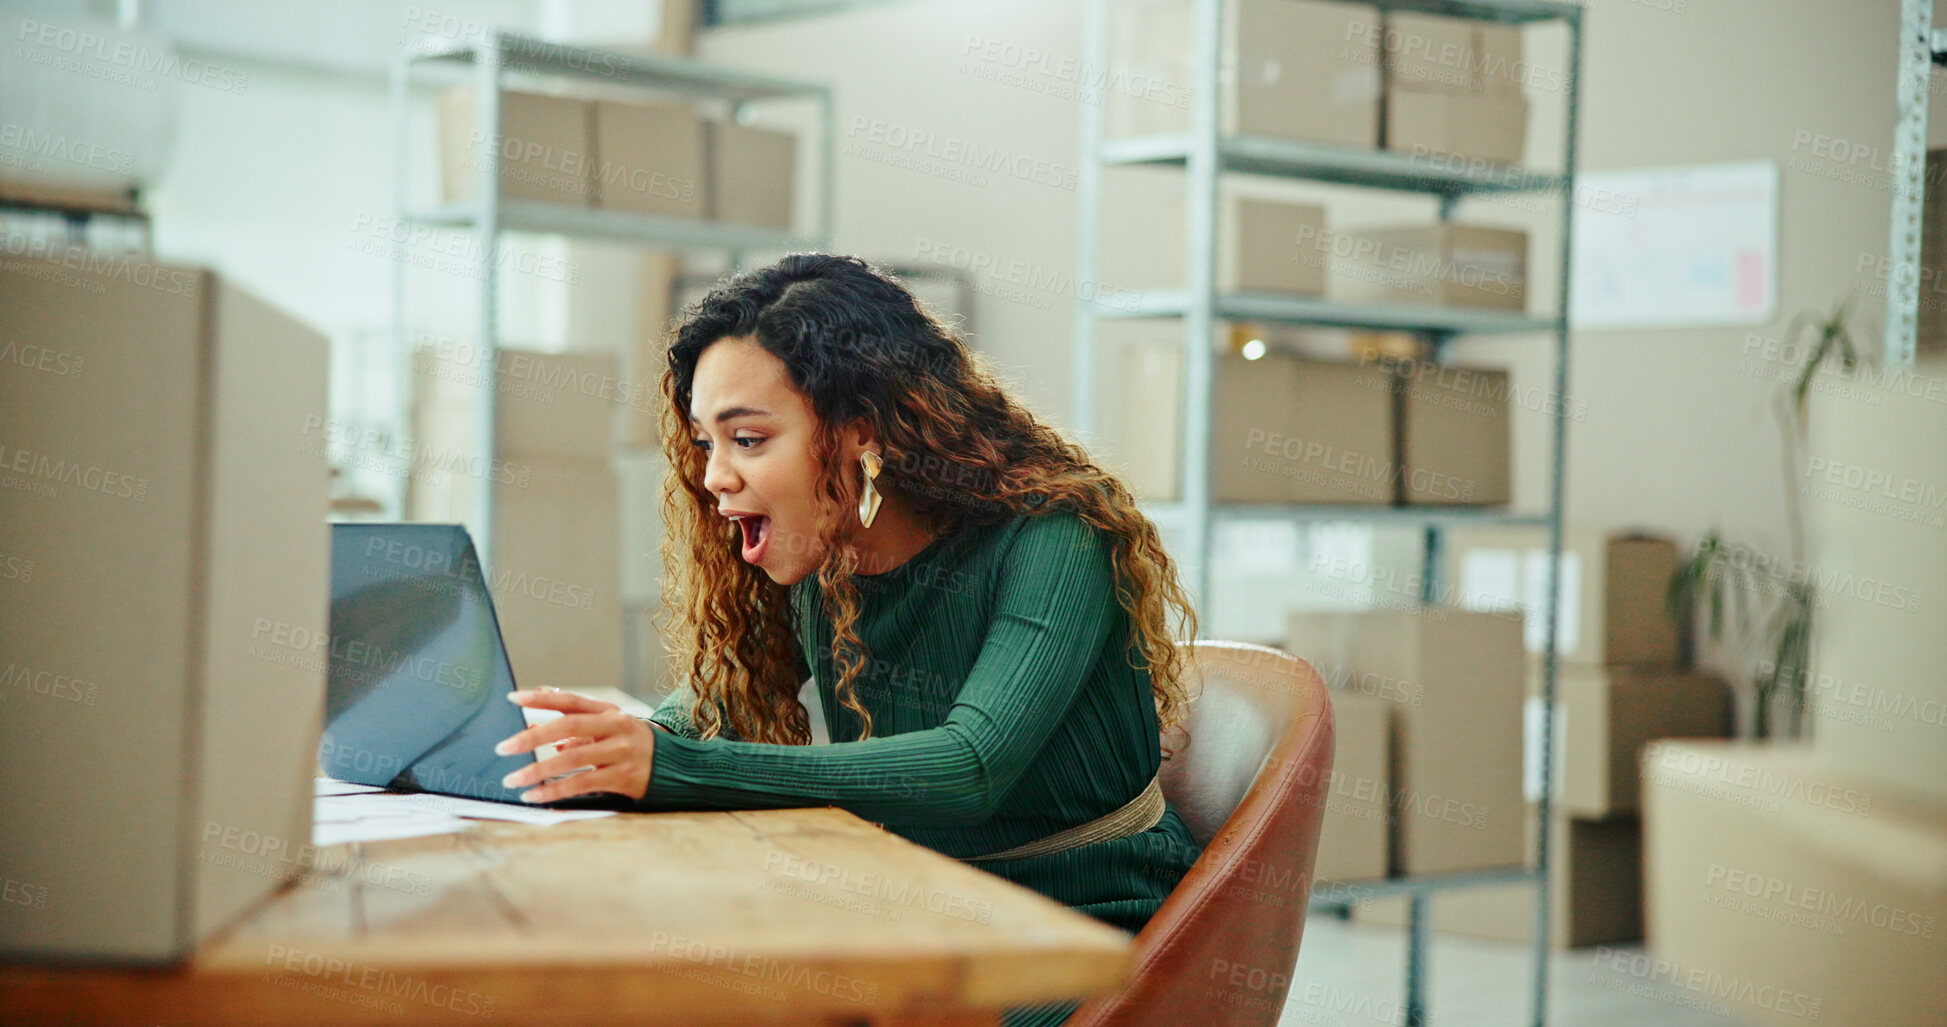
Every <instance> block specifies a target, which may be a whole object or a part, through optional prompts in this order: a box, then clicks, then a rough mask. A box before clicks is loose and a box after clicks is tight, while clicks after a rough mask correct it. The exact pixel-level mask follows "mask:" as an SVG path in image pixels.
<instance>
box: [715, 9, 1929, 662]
mask: <svg viewBox="0 0 1947 1027" xmlns="http://www.w3.org/2000/svg"><path fill="white" fill-rule="evenodd" d="M1585 7H1587V8H1588V10H1587V14H1586V17H1585V37H1584V44H1585V49H1584V58H1583V76H1584V77H1583V83H1582V108H1581V110H1582V116H1581V118H1582V120H1581V132H1580V140H1579V143H1580V147H1581V153H1580V167H1581V169H1582V170H1583V171H1585V172H1586V171H1604V170H1621V169H1634V168H1651V167H1663V166H1670V165H1684V164H1705V163H1718V162H1730V161H1747V160H1771V161H1775V162H1778V163H1779V164H1780V165H1781V166H1784V165H1787V162H1790V161H1793V160H1794V159H1796V160H1798V161H1800V162H1801V163H1799V164H1797V165H1789V166H1785V167H1784V168H1783V170H1782V183H1781V197H1780V206H1781V209H1780V228H1779V243H1780V254H1779V277H1778V294H1779V296H1780V303H1779V310H1778V316H1777V318H1776V319H1775V320H1774V321H1773V322H1772V323H1771V324H1769V325H1762V326H1753V327H1751V328H1748V329H1746V328H1694V329H1661V330H1631V331H1582V332H1577V333H1576V334H1575V336H1574V337H1573V338H1572V340H1571V346H1570V350H1571V352H1570V367H1571V381H1570V395H1571V396H1572V397H1574V398H1576V399H1577V400H1580V401H1581V405H1582V406H1583V408H1584V409H1585V411H1586V420H1572V421H1571V422H1570V424H1569V425H1568V434H1569V443H1568V445H1569V450H1568V467H1569V471H1568V477H1567V482H1566V489H1567V499H1566V508H1567V514H1568V518H1569V520H1570V521H1571V522H1574V523H1579V524H1583V525H1590V526H1598V527H1600V526H1611V527H1622V526H1638V525H1640V526H1648V527H1652V528H1657V529H1662V530H1665V531H1671V532H1675V533H1678V534H1680V535H1682V536H1685V537H1686V538H1688V537H1694V536H1695V535H1696V534H1698V533H1701V532H1703V531H1706V530H1709V529H1711V528H1717V529H1720V530H1722V531H1723V532H1724V533H1725V534H1726V535H1727V536H1728V537H1729V538H1731V539H1733V540H1739V541H1743V542H1746V543H1750V544H1753V545H1757V546H1760V547H1763V548H1765V549H1767V550H1774V551H1778V550H1782V549H1783V548H1784V546H1785V542H1786V538H1785V535H1786V532H1785V519H1784V514H1783V507H1782V503H1783V502H1784V498H1785V493H1784V491H1783V490H1784V488H1785V485H1786V480H1785V472H1784V471H1783V470H1782V467H1781V451H1780V445H1779V440H1778V432H1777V429H1776V427H1775V422H1774V421H1773V420H1772V413H1771V409H1772V408H1771V401H1772V398H1773V397H1774V396H1775V394H1776V390H1777V388H1778V385H1777V383H1776V382H1775V380H1773V379H1771V378H1767V377H1764V376H1763V375H1762V374H1761V373H1760V371H1759V365H1758V363H1756V362H1754V361H1753V360H1752V357H1751V354H1749V353H1747V352H1746V349H1747V346H1748V345H1749V343H1748V341H1747V340H1748V337H1749V336H1751V335H1756V336H1758V337H1759V338H1761V339H1762V338H1767V337H1768V338H1778V337H1779V336H1780V335H1781V333H1782V332H1783V330H1784V327H1785V325H1786V323H1787V321H1788V319H1789V318H1790V316H1791V315H1793V314H1795V313H1796V312H1798V311H1800V310H1805V309H1813V310H1821V311H1822V310H1824V309H1826V308H1828V307H1830V305H1831V304H1832V303H1833V302H1834V301H1835V300H1836V299H1838V298H1839V297H1841V296H1842V295H1845V294H1846V293H1848V291H1852V290H1859V291H1862V292H1866V291H1870V289H1871V286H1872V284H1873V283H1872V282H1871V280H1870V274H1869V273H1868V274H1866V275H1864V276H1863V277H1862V275H1861V274H1860V273H1859V272H1858V271H1857V269H1858V268H1859V266H1860V264H1861V261H1862V259H1870V258H1872V257H1874V256H1877V255H1880V254H1883V253H1884V252H1885V248H1886V232H1887V223H1888V222H1887V204H1888V194H1887V192H1886V191H1885V189H1884V187H1883V185H1880V184H1879V183H1883V182H1884V180H1885V176H1884V175H1883V174H1882V175H1880V176H1879V177H1878V179H1877V180H1874V179H1873V178H1872V176H1871V175H1868V176H1867V178H1868V181H1867V182H1865V183H1864V184H1860V183H1856V182H1846V181H1840V180H1836V179H1835V178H1833V177H1831V172H1834V171H1835V170H1840V169H1837V168H1835V167H1834V166H1833V165H1832V162H1830V161H1825V160H1823V159H1822V158H1819V157H1817V156H1816V155H1815V154H1814V153H1813V145H1814V144H1813V143H1812V142H1811V141H1810V140H1808V138H1807V137H1808V136H1811V137H1814V138H1816V137H1818V136H1827V137H1837V138H1841V139H1845V140H1850V141H1852V142H1855V143H1863V144H1865V145H1868V146H1871V147H1877V148H1878V151H1879V153H1880V154H1881V157H1880V161H1881V162H1882V164H1883V162H1884V160H1885V158H1884V154H1885V153H1886V152H1888V150H1889V149H1890V144H1891V138H1892V109H1893V96H1894V92H1893V75H1892V60H1893V52H1894V42H1895V32H1896V25H1897V20H1898V18H1897V15H1898V7H1899V4H1898V2H1897V0H1866V2H1848V3H1844V4H1838V3H1830V2H1826V0H1690V2H1688V3H1683V4H1667V3H1640V2H1634V0H1589V2H1588V3H1586V4H1585ZM1080 8H1081V5H1080V4H1078V3H1062V4H1049V3H1045V2H1036V0H998V2H995V0H989V2H981V3H974V2H968V0H937V2H922V3H911V4H900V5H890V6H887V7H883V8H870V9H865V10H860V11H854V12H850V13H847V14H842V15H837V16H832V17H826V18H817V19H810V20H805V21H789V22H780V23H775V24H767V25H758V26H748V27H738V28H732V29H720V30H713V31H711V32H707V33H705V34H704V36H703V37H702V39H701V43H700V52H701V53H702V54H703V55H705V56H707V57H710V58H713V59H716V60H720V61H723V62H726V63H732V64H738V65H743V66H747V67H752V68H761V69H763V70H766V71H772V72H776V73H779V74H787V75H795V76H801V77H811V78H820V79H824V80H827V81H830V82H832V83H833V84H834V86H835V87H836V89H837V96H838V111H839V117H838V121H839V127H840V140H841V143H848V142H859V141H863V138H862V137H863V136H864V135H865V132H864V131H860V132H858V133H857V134H854V128H853V126H855V125H857V124H858V123H859V122H858V121H857V119H867V122H866V123H867V124H868V125H869V124H870V123H871V121H874V120H876V121H880V122H883V123H885V124H886V125H887V126H888V127H897V128H899V129H903V130H905V131H907V132H915V131H924V132H932V133H935V134H936V136H938V137H940V138H951V139H962V140H966V141H968V142H973V143H979V144H982V145H990V144H991V145H1005V146H1008V147H1010V148H1012V149H1015V150H1018V151H1020V152H1023V153H1028V154H1032V155H1034V156H1036V157H1040V158H1043V159H1045V160H1047V161H1049V162H1052V163H1057V164H1061V165H1065V166H1073V165H1074V164H1075V163H1076V162H1077V159H1078V158H1077V151H1076V140H1077V135H1078V132H1079V120H1078V119H1079V107H1078V105H1077V104H1076V103H1075V102H1074V101H1072V100H1069V99H1065V98H1063V97H1061V96H1060V95H1056V92H1057V91H1058V90H1059V89H1060V88H1061V87H1062V82H1061V81H1060V79H1059V77H1058V76H1056V75H1054V74H1050V73H1047V71H1046V69H1049V68H1053V67H1056V66H1057V65H1058V63H1059V62H1060V61H1061V60H1062V59H1064V58H1072V59H1076V60H1079V59H1080V58H1081V56H1082V45H1081V43H1082V41H1081V24H1080V22H1081V15H1080ZM976 40H983V41H984V40H996V41H999V42H1001V43H1003V44H1008V45H1010V47H1018V48H1022V49H1026V48H1033V49H1036V50H1039V51H1040V52H1042V53H1043V54H1046V55H1047V56H1046V57H1045V58H1043V61H1042V63H1041V64H1040V65H1037V66H1032V67H1029V66H1023V65H1022V64H1021V63H1016V64H1013V65H1009V64H1007V63H1004V62H997V61H991V60H983V59H981V50H980V47H979V46H978V45H972V44H974V41H976ZM1564 40H1565V32H1564V31H1563V30H1562V29H1560V28H1559V27H1555V26H1548V27H1539V28H1535V29H1531V30H1530V31H1529V33H1528V40H1527V45H1528V51H1529V57H1530V59H1531V60H1534V61H1536V62H1538V63H1542V64H1544V65H1547V66H1552V67H1556V68H1559V67H1560V64H1561V61H1562V55H1563V54H1565V46H1564ZM970 48H971V53H970V52H969V50H970ZM1010 52H1012V51H1010ZM1037 68H1039V69H1042V70H1037ZM997 74H998V75H1013V76H1014V77H1015V82H1016V83H1017V84H1007V83H1003V82H999V81H995V80H994V79H993V78H992V77H991V76H993V75H997ZM1940 82H1941V78H1940V76H1936V86H1939V85H1940ZM1940 97H1941V94H1939V93H1936V98H1937V99H1939V98H1940ZM1529 99H1530V101H1531V103H1532V104H1533V105H1534V109H1533V112H1532V115H1531V120H1530V137H1529V147H1528V149H1529V153H1530V158H1531V161H1532V162H1533V163H1536V164H1538V165H1541V166H1544V167H1547V166H1552V164H1551V162H1552V160H1553V157H1552V155H1553V154H1555V153H1558V152H1559V149H1560V146H1561V134H1560V126H1561V124H1562V122H1561V114H1562V102H1563V98H1562V97H1561V96H1560V95H1558V94H1553V93H1548V92H1542V91H1538V90H1536V89H1535V88H1533V86H1531V87H1530V89H1529ZM1937 120H1939V121H1940V122H1941V123H1942V124H1947V118H1943V119H1937ZM1941 131H1942V130H1939V129H1937V130H1936V136H1937V137H1940V135H1941ZM1855 170H1857V169H1855ZM1820 172H1825V174H1821V173H1820ZM1292 192H1294V193H1295V194H1297V195H1319V196H1332V197H1334V198H1335V199H1334V200H1333V204H1332V218H1333V222H1334V223H1335V224H1341V225H1347V224H1357V223H1371V222H1373V221H1375V220H1382V219H1407V218H1413V217H1419V216H1430V213H1431V210H1432V207H1431V204H1430V203H1426V202H1424V201H1421V202H1420V203H1418V204H1417V205H1413V204H1406V203H1400V202H1398V201H1392V200H1387V199H1379V198H1372V197H1370V196H1364V195H1361V194H1357V193H1348V192H1346V191H1343V190H1330V191H1313V192H1311V193H1309V194H1308V193H1307V192H1306V190H1304V189H1302V188H1301V189H1294V190H1292ZM838 198H839V200H838V206H839V224H838V232H837V236H836V244H837V246H838V247H839V248H841V249H848V250H852V251H855V252H858V253H861V254H863V255H866V256H869V257H887V256H896V257H901V258H911V257H912V256H914V255H915V253H916V252H919V251H920V248H921V247H929V246H930V247H934V248H935V250H945V249H948V248H959V249H963V250H965V251H966V252H970V253H980V254H988V255H992V256H993V257H994V258H996V259H997V262H998V263H1000V264H1002V265H1005V264H1007V263H1008V262H1011V261H1018V262H1021V263H1022V264H1024V265H1026V266H1029V267H1033V268H1049V269H1054V270H1056V271H1065V270H1067V269H1069V268H1071V267H1072V266H1073V261H1074V258H1075V246H1076V225H1075V219H1076V214H1075V210H1074V194H1073V192H1072V191H1069V190H1065V189H1060V188H1054V187H1050V186H1046V185H1041V184H1037V183H1033V182H1026V181H1018V180H1011V179H999V178H990V180H989V181H988V182H986V183H985V184H982V185H975V184H969V183H967V182H965V181H956V180H953V179H951V178H946V177H941V176H939V175H936V174H928V173H925V172H922V171H916V170H911V169H908V168H903V167H893V166H889V165H887V164H885V163H881V162H877V161H874V160H870V159H866V158H862V157H859V156H851V155H845V154H841V156H840V159H839V178H838ZM1122 216H1124V217H1133V218H1139V219H1153V218H1155V217H1158V216H1159V215H1158V214H1157V213H1156V210H1155V209H1154V208H1153V207H1151V206H1142V207H1137V208H1135V209H1134V210H1131V211H1129V212H1128V213H1126V214H1124V215H1122ZM1459 216H1460V217H1461V218H1462V219H1465V220H1474V221H1478V222H1481V223H1489V224H1505V225H1510V226H1516V227H1527V228H1529V229H1530V231H1531V232H1532V233H1533V250H1532V252H1531V260H1532V261H1533V265H1532V266H1533V267H1534V268H1535V269H1537V272H1536V274H1535V275H1534V276H1533V277H1532V278H1531V289H1532V292H1533V300H1532V302H1533V309H1534V310H1537V311H1545V310H1548V309H1550V308H1551V307H1552V305H1553V303H1554V299H1555V296H1556V288H1555V282H1554V277H1553V272H1552V271H1551V270H1548V269H1551V268H1553V267H1554V265H1555V261H1556V253H1557V250H1558V243H1559V240H1558V239H1557V238H1556V235H1557V233H1556V231H1555V223H1556V218H1555V216H1554V215H1553V214H1551V213H1548V212H1546V211H1544V212H1541V213H1535V212H1530V211H1525V210H1521V209H1517V208H1514V207H1510V206H1507V205H1504V204H1500V203H1496V202H1495V201H1470V202H1469V203H1468V204H1466V205H1463V206H1462V208H1461V211H1460V214H1459ZM985 284H986V286H987V292H986V293H985V294H983V295H982V296H981V297H980V299H979V304H978V315H977V316H978V320H979V326H980V332H979V336H978V338H977V340H976V342H977V344H978V345H979V346H980V347H981V348H982V349H984V350H986V351H987V352H988V353H990V354H992V355H994V356H995V357H996V358H998V359H999V360H1000V361H1001V362H1002V363H1003V364H1004V365H1006V366H1007V367H1008V368H1009V369H1011V370H1012V371H1013V372H1014V374H1015V376H1016V377H1017V378H1018V379H1019V382H1020V388H1021V392H1022V395H1023V396H1024V397H1025V398H1026V399H1027V401H1028V402H1029V403H1030V405H1031V406H1033V407H1034V408H1035V409H1037V410H1039V411H1041V412H1043V413H1045V414H1047V415H1049V416H1051V417H1054V418H1055V419H1057V420H1060V419H1061V418H1063V417H1064V416H1065V414H1066V411H1067V408H1068V397H1069V392H1068V389H1069V380H1070V372H1071V369H1070V365H1069V350H1068V348H1067V346H1066V345H1064V344H1063V341H1064V340H1066V339H1068V338H1069V337H1070V336H1071V334H1072V325H1071V322H1072V314H1071V303H1072V297H1071V296H1068V295H1050V294H1046V293H1036V292H1034V291H1032V290H1026V291H1024V292H1023V294H1022V296H1021V297H1020V298H1026V299H1028V300H1029V301H1030V302H1025V303H1024V302H1019V301H1018V298H1011V297H1010V296H1009V295H1005V294H1004V293H1005V292H1006V289H1005V284H1006V283H1004V282H1002V281H999V280H996V279H992V278H990V279H988V280H987V282H986V283H985ZM1042 299H1045V300H1047V301H1048V307H1047V309H1040V308H1039V307H1037V306H1036V305H1035V303H1034V302H1033V301H1036V300H1042ZM1882 305H1883V300H1881V299H1879V298H1878V297H1876V296H1871V295H1862V297H1861V300H1860V305H1859V307H1858V309H1859V311H1860V314H1861V315H1862V316H1861V318H1860V319H1859V322H1858V323H1859V325H1860V327H1861V328H1862V329H1863V332H1862V334H1863V336H1864V337H1865V338H1867V339H1869V340H1870V339H1873V338H1874V337H1875V330H1876V327H1877V326H1878V324H1879V322H1880V320H1881V315H1880V310H1881V308H1882ZM1452 355H1453V359H1455V360H1456V361H1458V362H1463V363H1466V362H1478V363H1483V364H1508V365H1511V366H1512V368H1513V370H1514V373H1515V375H1516V387H1517V388H1536V389H1547V388H1548V387H1550V385H1551V384H1552V383H1551V381H1550V378H1549V371H1548V360H1549V346H1548V344H1547V341H1546V340H1545V339H1534V338H1519V339H1515V338H1508V339H1496V338H1480V339H1472V340H1463V341H1462V342H1460V343H1459V344H1457V345H1456V347H1455V350H1454V352H1453V354H1452ZM1549 427H1550V425H1549V422H1548V420H1547V419H1546V418H1544V417H1542V416H1539V415H1535V414H1527V415H1525V416H1517V418H1516V441H1515V446H1516V473H1515V484H1516V496H1517V504H1518V505H1520V506H1522V507H1525V508H1529V509H1534V508H1539V507H1540V506H1541V505H1542V504H1543V503H1544V502H1545V498H1546V492H1545V485H1546V464H1545V458H1546V453H1547V432H1548V431H1549ZM1935 451H1936V450H1933V449H1928V450H1925V452H1929V453H1931V452H1935ZM1382 548H1388V545H1387V544H1385V543H1383V542H1382ZM1390 548H1393V549H1396V550H1397V549H1399V548H1400V546H1399V545H1398V544H1397V542H1395V543H1392V544H1391V545H1390ZM1407 548H1409V549H1410V546H1409V547H1407ZM1232 583H1233V585H1237V586H1242V588H1240V589H1233V590H1232V594H1231V596H1230V597H1228V600H1227V599H1226V598H1224V597H1220V598H1219V601H1218V602H1217V603H1216V604H1215V605H1216V606H1217V607H1219V608H1220V609H1219V611H1218V613H1219V616H1218V617H1217V623H1218V626H1219V627H1220V628H1222V629H1223V630H1228V631H1230V632H1232V633H1234V634H1240V635H1245V636H1250V637H1269V638H1275V637H1277V634H1278V631H1279V627H1278V626H1279V625H1280V624H1281V614H1279V613H1278V612H1277V610H1278V607H1279V606H1280V602H1279V601H1265V600H1267V599H1271V598H1272V596H1271V595H1270V593H1271V592H1273V591H1281V592H1283V593H1284V595H1283V596H1282V597H1281V598H1282V599H1283V600H1289V601H1300V602H1302V601H1308V600H1311V601H1315V599H1316V597H1315V596H1312V595H1307V593H1306V590H1305V589H1303V588H1298V589H1292V588H1290V587H1289V582H1288V581H1287V582H1286V583H1285V584H1284V585H1283V586H1280V587H1276V588H1274V584H1275V583H1274V582H1273V581H1271V580H1268V579H1252V578H1242V577H1236V576H1235V575H1233V582H1232ZM1713 659H1716V658H1715V657H1713Z"/></svg>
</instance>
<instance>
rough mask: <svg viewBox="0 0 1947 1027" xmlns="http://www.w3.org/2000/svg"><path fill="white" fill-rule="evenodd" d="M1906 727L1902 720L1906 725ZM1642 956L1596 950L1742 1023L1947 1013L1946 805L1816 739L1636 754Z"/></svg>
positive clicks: (1635, 975) (1945, 1019)
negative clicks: (1869, 777) (1894, 784)
mask: <svg viewBox="0 0 1947 1027" xmlns="http://www.w3.org/2000/svg"><path fill="white" fill-rule="evenodd" d="M1902 730H1905V728H1902ZM1642 769H1643V826H1644V855H1645V861H1646V868H1645V869H1646V870H1647V875H1646V887H1645V892H1646V895H1647V898H1648V903H1647V913H1648V928H1649V953H1648V954H1649V956H1650V957H1651V959H1654V960H1657V961H1660V962H1658V963H1657V964H1655V969H1654V970H1653V971H1650V972H1649V975H1648V976H1647V977H1645V971H1644V970H1643V969H1637V968H1635V967H1633V966H1632V965H1631V964H1630V963H1629V962H1628V961H1625V962H1623V964H1622V965H1616V966H1610V965H1605V964H1604V963H1603V962H1602V961H1600V960H1599V961H1598V962H1597V969H1598V970H1610V971H1612V972H1614V973H1615V974H1616V976H1617V977H1618V979H1626V980H1632V981H1634V980H1643V979H1648V980H1654V981H1661V982H1665V983H1669V984H1674V985H1676V986H1678V987H1679V988H1682V989H1685V991H1686V992H1687V993H1690V994H1695V995H1697V996H1698V997H1699V998H1702V997H1704V996H1706V995H1707V996H1708V997H1709V999H1710V1000H1711V1001H1712V1002H1713V1003H1718V1004H1721V1005H1723V1006H1725V1007H1728V1008H1729V1009H1730V1010H1731V1011H1732V1012H1733V1013H1734V1015H1736V1016H1737V1017H1739V1018H1740V1019H1743V1020H1745V1021H1747V1022H1751V1023H1764V1024H1803V1023H1806V1022H1808V1021H1814V1020H1816V1022H1819V1023H1832V1024H1841V1023H1843V1024H1855V1023H1856V1024H1940V1023H1947V988H1942V987H1941V983H1940V970H1941V967H1942V966H1943V965H1947V941H1944V940H1943V939H1947V874H1943V868H1947V808H1943V807H1942V806H1941V805H1940V804H1939V802H1938V800H1929V799H1927V798H1925V797H1923V796H1919V795H1907V794H1897V793H1892V792H1889V791H1888V790H1887V789H1886V788H1884V787H1883V786H1882V785H1881V784H1880V783H1878V782H1868V781H1864V780H1860V779H1855V778H1852V777H1849V776H1847V775H1845V774H1844V773H1843V772H1839V773H1835V772H1834V770H1833V768H1831V767H1829V766H1827V765H1825V764H1824V763H1822V762H1821V761H1820V760H1819V759H1818V758H1817V756H1816V754H1815V753H1814V752H1813V751H1812V749H1811V748H1810V747H1807V746H1799V745H1781V744H1776V743H1773V744H1750V743H1731V742H1716V743H1711V742H1680V743H1670V744H1667V745H1662V746H1658V747H1657V748H1656V749H1655V750H1653V751H1652V752H1650V753H1647V754H1645V758H1644V761H1643V764H1642Z"/></svg>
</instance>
